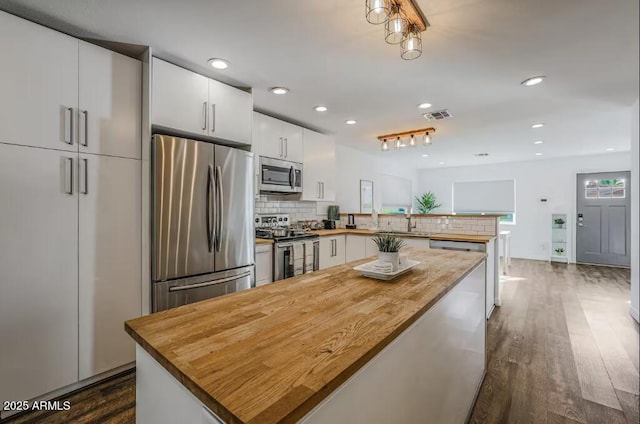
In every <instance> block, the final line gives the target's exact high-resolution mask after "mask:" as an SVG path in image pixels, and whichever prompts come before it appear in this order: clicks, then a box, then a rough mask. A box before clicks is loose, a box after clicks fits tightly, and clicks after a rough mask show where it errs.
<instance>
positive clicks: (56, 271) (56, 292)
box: [0, 12, 142, 402]
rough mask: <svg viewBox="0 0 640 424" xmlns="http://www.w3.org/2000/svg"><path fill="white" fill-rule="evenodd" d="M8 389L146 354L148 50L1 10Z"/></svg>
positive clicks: (1, 282) (1, 318)
mask: <svg viewBox="0 0 640 424" xmlns="http://www.w3.org/2000/svg"><path fill="white" fill-rule="evenodd" d="M0 50H1V51H2V52H3V65H2V66H1V67H0V93H2V96H0V402H2V401H5V400H28V399H33V398H36V397H38V396H42V395H45V394H47V393H49V392H52V391H56V390H58V389H61V388H64V387H65V386H69V385H71V384H74V383H77V382H79V381H82V380H85V379H88V378H90V377H93V376H96V375H99V374H101V373H103V372H106V371H110V370H113V369H115V368H118V367H120V366H122V365H126V364H128V363H130V362H132V361H134V360H135V348H134V344H133V342H132V341H131V340H130V339H129V337H127V335H126V334H125V332H124V329H123V323H124V321H125V320H127V319H130V318H134V317H137V316H139V315H140V314H141V296H142V293H141V201H140V199H141V160H140V158H141V125H142V124H141V98H142V96H141V90H142V66H141V63H140V62H139V61H137V60H135V59H131V58H129V57H126V56H123V55H120V54H118V53H114V52H112V51H109V50H106V49H103V48H101V47H97V46H95V45H92V44H89V43H85V42H83V41H80V40H77V39H75V38H73V37H70V36H67V35H64V34H61V33H58V32H56V31H53V30H50V29H47V28H45V27H42V26H39V25H36V24H33V23H31V22H28V21H26V20H23V19H20V18H17V17H14V16H12V15H9V14H6V13H4V12H0Z"/></svg>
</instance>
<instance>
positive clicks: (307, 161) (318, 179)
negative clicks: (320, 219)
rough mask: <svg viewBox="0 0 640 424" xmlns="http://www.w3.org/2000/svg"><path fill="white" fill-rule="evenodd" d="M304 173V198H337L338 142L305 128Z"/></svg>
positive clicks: (332, 199) (319, 199)
mask: <svg viewBox="0 0 640 424" xmlns="http://www.w3.org/2000/svg"><path fill="white" fill-rule="evenodd" d="M303 139H304V162H303V164H304V174H303V178H302V200H311V201H313V200H315V201H327V202H333V201H335V200H336V172H337V168H336V143H335V140H334V139H333V138H332V137H330V136H326V135H323V134H319V133H317V132H315V131H311V130H307V129H304V132H303Z"/></svg>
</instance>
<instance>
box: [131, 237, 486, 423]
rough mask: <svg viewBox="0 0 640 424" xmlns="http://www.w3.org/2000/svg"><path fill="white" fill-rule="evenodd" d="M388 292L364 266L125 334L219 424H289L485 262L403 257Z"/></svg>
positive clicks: (163, 317)
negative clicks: (406, 264) (403, 267)
mask: <svg viewBox="0 0 640 424" xmlns="http://www.w3.org/2000/svg"><path fill="white" fill-rule="evenodd" d="M407 253H408V254H409V257H410V258H411V259H415V260H418V261H420V262H421V263H420V264H419V265H418V266H416V267H415V268H414V269H413V270H412V271H410V272H409V273H407V274H404V275H402V276H400V277H398V278H397V279H395V280H393V282H383V281H378V280H372V279H369V278H365V277H363V276H361V274H360V272H358V271H355V270H353V269H352V268H353V267H354V266H355V265H359V264H362V263H365V262H367V261H371V258H367V259H363V260H359V261H354V262H351V263H348V264H345V265H340V266H336V267H332V268H327V269H324V270H321V271H317V272H314V273H312V274H307V275H301V276H298V277H294V278H290V279H287V280H281V281H278V282H276V283H274V284H269V285H266V286H261V287H258V288H254V289H250V290H244V291H241V292H237V293H233V294H229V295H226V296H223V297H219V298H214V299H210V300H205V301H202V302H199V303H195V304H191V305H185V306H182V307H179V308H175V309H170V310H167V311H163V312H160V313H156V314H152V315H147V316H144V317H141V318H137V319H134V320H131V321H127V322H126V323H125V329H126V331H127V332H128V333H129V334H130V335H131V337H133V339H135V341H136V342H137V343H138V344H140V345H141V346H142V348H144V349H145V350H146V351H147V352H148V353H149V354H150V355H151V356H152V357H153V358H154V359H155V360H156V361H158V362H159V363H160V364H161V365H162V366H163V367H164V368H165V369H167V371H169V373H171V374H172V375H173V376H174V377H175V378H176V379H177V380H178V381H179V382H181V384H183V385H184V386H185V387H186V388H187V389H188V390H189V391H191V393H193V394H194V395H195V396H196V397H197V398H198V399H199V400H200V401H201V402H202V403H203V404H204V405H206V406H207V407H208V408H210V409H211V410H212V411H213V412H214V413H216V414H217V415H218V416H219V417H220V418H222V419H223V420H225V421H226V422H227V423H251V424H257V423H260V424H268V423H279V422H284V423H293V422H296V421H297V420H299V419H300V418H302V417H303V416H304V415H305V414H306V413H308V412H309V411H310V410H311V409H312V408H313V407H315V406H316V405H318V404H319V403H320V402H321V401H322V400H323V399H325V398H326V397H327V396H328V395H329V394H331V392H333V391H334V390H335V389H337V388H338V387H339V386H340V385H341V384H342V383H344V382H345V381H346V380H347V379H348V378H349V377H350V376H352V375H353V374H354V373H356V372H357V371H358V370H359V369H360V368H362V367H363V366H364V365H365V364H366V363H367V362H368V361H369V360H370V359H372V358H373V357H374V356H375V355H376V354H377V353H378V352H380V351H381V350H382V349H383V348H384V347H385V346H387V345H388V344H389V343H390V342H391V341H393V340H394V339H395V338H396V337H397V336H398V335H399V334H400V333H401V332H402V331H404V330H405V329H406V328H407V327H409V326H410V325H411V324H412V323H413V322H415V321H416V320H417V319H418V318H419V317H420V316H421V315H423V314H424V313H425V312H426V311H427V310H428V309H429V308H430V307H431V306H433V305H434V304H435V303H436V302H437V301H438V300H439V299H440V298H442V297H443V296H444V295H445V294H446V293H447V292H449V290H451V289H452V288H453V287H454V286H455V285H456V284H457V283H458V282H459V281H461V280H462V279H463V278H464V277H465V276H466V275H467V274H468V273H469V272H470V271H472V270H473V268H475V266H476V265H478V264H479V263H481V262H482V261H483V260H484V258H485V254H484V253H477V252H458V251H450V250H435V249H434V250H431V249H415V248H410V249H407Z"/></svg>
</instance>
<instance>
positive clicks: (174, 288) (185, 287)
mask: <svg viewBox="0 0 640 424" xmlns="http://www.w3.org/2000/svg"><path fill="white" fill-rule="evenodd" d="M250 275H251V271H247V272H244V273H242V274H239V275H234V276H232V277H227V278H223V279H221V280H215V281H207V282H206V283H199V284H190V285H188V286H177V287H169V291H170V292H174V291H181V290H191V289H199V288H201V287H207V286H213V285H215V284H222V283H228V282H229V281H233V280H240V279H241V278H245V277H248V276H250Z"/></svg>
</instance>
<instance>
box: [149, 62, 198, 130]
mask: <svg viewBox="0 0 640 424" xmlns="http://www.w3.org/2000/svg"><path fill="white" fill-rule="evenodd" d="M152 91H153V92H152V94H151V95H152V98H153V101H152V103H153V104H152V119H151V121H152V123H153V124H154V125H160V126H162V127H167V128H171V129H174V130H179V131H185V132H189V133H193V134H200V135H207V128H208V126H207V114H208V108H207V104H208V102H209V79H208V78H207V77H204V76H202V75H200V74H196V73H195V72H191V71H188V70H186V69H183V68H180V67H178V66H175V65H172V64H170V63H168V62H165V61H163V60H160V59H157V58H155V57H154V58H153V84H152Z"/></svg>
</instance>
